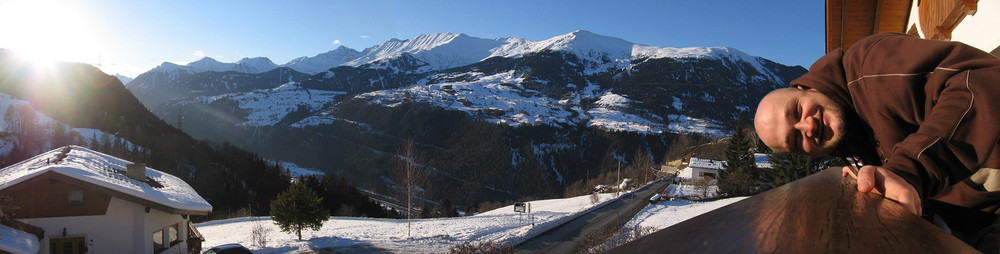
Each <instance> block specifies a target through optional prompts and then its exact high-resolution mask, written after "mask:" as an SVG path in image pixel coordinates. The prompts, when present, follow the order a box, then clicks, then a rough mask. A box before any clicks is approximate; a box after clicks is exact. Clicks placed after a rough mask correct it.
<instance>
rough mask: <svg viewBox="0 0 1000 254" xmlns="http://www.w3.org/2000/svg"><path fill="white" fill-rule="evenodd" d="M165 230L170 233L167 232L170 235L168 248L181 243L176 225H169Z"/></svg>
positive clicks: (179, 232)
mask: <svg viewBox="0 0 1000 254" xmlns="http://www.w3.org/2000/svg"><path fill="white" fill-rule="evenodd" d="M167 229H168V230H169V231H170V232H169V233H170V239H169V240H170V241H169V242H170V246H174V245H176V244H178V243H181V242H180V239H181V231H180V230H177V229H178V225H177V224H174V225H170V227H169V228H167Z"/></svg>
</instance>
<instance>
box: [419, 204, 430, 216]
mask: <svg viewBox="0 0 1000 254" xmlns="http://www.w3.org/2000/svg"><path fill="white" fill-rule="evenodd" d="M420 218H424V219H427V218H433V214H432V213H431V206H429V205H427V203H424V207H423V208H420Z"/></svg>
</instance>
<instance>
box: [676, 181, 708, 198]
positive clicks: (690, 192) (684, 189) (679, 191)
mask: <svg viewBox="0 0 1000 254" xmlns="http://www.w3.org/2000/svg"><path fill="white" fill-rule="evenodd" d="M718 192H719V186H716V185H709V186H707V188H705V189H704V190H702V189H698V187H697V186H695V185H693V184H680V185H678V184H671V185H670V186H667V191H666V195H667V197H671V198H687V199H701V198H712V197H715V196H717V193H718Z"/></svg>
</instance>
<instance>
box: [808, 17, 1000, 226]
mask: <svg viewBox="0 0 1000 254" xmlns="http://www.w3.org/2000/svg"><path fill="white" fill-rule="evenodd" d="M791 85H792V86H793V87H795V86H804V87H806V88H812V89H815V90H817V91H819V92H821V93H823V94H825V95H827V96H829V97H830V98H831V99H833V100H834V101H835V102H837V103H839V104H841V105H843V106H845V108H844V110H845V111H851V109H853V111H854V112H856V113H857V117H860V120H861V121H863V122H862V123H859V124H862V125H864V124H866V126H865V127H867V128H870V134H868V138H865V139H873V140H872V141H874V142H871V141H868V142H862V143H864V144H861V145H863V146H864V145H868V146H869V147H872V148H874V150H875V152H877V154H878V157H879V159H878V160H881V161H875V160H872V159H869V160H865V161H864V163H865V164H870V165H881V166H882V167H884V168H886V169H889V170H891V171H893V172H895V173H897V174H899V175H900V176H902V177H903V178H905V179H906V180H907V181H908V182H910V183H911V184H912V185H913V186H914V187H915V188H916V189H917V191H918V192H920V197H921V200H924V201H925V202H923V203H924V204H928V202H927V201H928V199H933V200H937V201H942V202H945V203H948V204H951V205H954V206H956V207H963V208H971V209H967V210H973V211H975V212H977V213H982V214H989V215H991V216H988V217H990V218H991V219H993V218H995V217H996V216H995V214H998V213H1000V210H998V208H1000V191H998V190H997V189H996V186H997V185H1000V170H995V169H1000V149H997V148H998V138H1000V59H998V58H996V57H994V56H992V55H989V54H987V53H986V52H983V51H981V50H978V49H976V48H973V47H971V46H968V45H965V44H961V43H955V42H945V41H935V40H923V39H919V38H916V37H912V36H908V35H904V34H893V33H888V34H878V35H873V36H870V37H868V38H865V39H863V40H860V41H858V42H857V43H855V44H854V45H853V46H851V48H849V49H848V50H847V51H846V52H844V51H843V50H841V49H836V50H834V51H832V52H830V53H828V54H827V55H826V56H823V57H822V58H820V59H819V60H817V61H816V63H814V64H813V65H812V67H810V69H809V73H807V74H805V75H803V76H802V77H800V78H798V79H796V80H793V81H792V82H791ZM850 132H851V131H849V133H848V134H847V135H852V133H850ZM869 144H870V145H869ZM853 145H858V144H853ZM983 168H992V169H983ZM945 213H947V212H945ZM982 214H980V215H982ZM944 216H947V215H946V214H945V215H942V217H944ZM951 216H952V217H964V216H965V215H958V214H951ZM980 217H982V216H980ZM968 219H969V220H971V218H968ZM947 220H949V219H947V218H946V221H947ZM953 220H954V219H953ZM959 220H961V219H959ZM982 221H983V220H982V218H980V219H975V220H974V221H965V222H960V223H964V224H970V223H972V224H980V223H981V222H982ZM951 224H952V223H951V222H949V225H950V226H951ZM969 226H975V225H969ZM966 228H968V227H966Z"/></svg>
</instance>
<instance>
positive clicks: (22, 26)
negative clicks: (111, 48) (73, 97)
mask: <svg viewBox="0 0 1000 254" xmlns="http://www.w3.org/2000/svg"><path fill="white" fill-rule="evenodd" d="M74 4H75V2H70V1H50V0H14V1H6V2H3V3H0V24H3V26H4V27H5V28H4V30H6V31H4V32H3V33H0V48H6V49H9V50H12V51H14V52H16V54H17V55H19V56H21V58H24V59H27V60H30V61H32V62H34V64H36V65H38V66H40V67H41V66H51V64H52V63H53V61H68V62H84V63H93V62H97V61H96V60H97V58H98V54H99V50H98V45H99V43H97V40H96V37H97V36H96V34H95V32H96V31H95V30H96V29H95V27H94V26H93V25H92V23H93V22H91V21H92V20H90V19H88V18H87V16H86V15H85V11H84V10H85V8H79V7H81V6H74Z"/></svg>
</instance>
